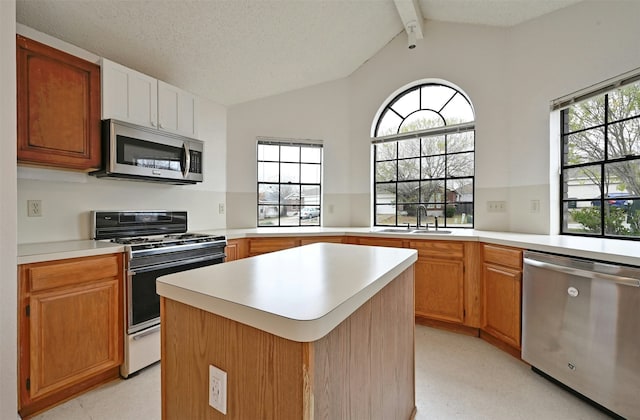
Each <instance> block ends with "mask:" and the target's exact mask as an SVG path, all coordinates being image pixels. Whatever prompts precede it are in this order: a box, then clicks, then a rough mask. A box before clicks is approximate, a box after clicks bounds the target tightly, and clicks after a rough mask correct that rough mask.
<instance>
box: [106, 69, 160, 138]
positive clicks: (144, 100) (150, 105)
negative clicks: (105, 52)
mask: <svg viewBox="0 0 640 420" xmlns="http://www.w3.org/2000/svg"><path fill="white" fill-rule="evenodd" d="M101 68H102V92H103V93H102V118H103V119H109V118H114V119H117V120H120V121H125V122H130V123H133V124H139V125H143V126H146V127H152V128H155V127H156V126H157V123H158V81H157V80H156V79H154V78H153V77H149V76H147V75H146V74H143V73H140V72H137V71H135V70H131V69H129V68H127V67H124V66H121V65H120V64H118V63H114V62H113V61H109V60H107V59H104V58H103V59H102V63H101Z"/></svg>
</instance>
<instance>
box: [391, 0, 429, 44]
mask: <svg viewBox="0 0 640 420" xmlns="http://www.w3.org/2000/svg"><path fill="white" fill-rule="evenodd" d="M393 2H394V3H395V5H396V9H398V14H399V15H400V19H401V20H402V25H403V26H404V28H405V30H407V28H408V26H409V24H411V25H414V26H415V29H414V31H415V35H416V39H422V38H423V37H424V36H423V27H424V18H423V17H422V11H421V10H420V4H418V0H393ZM407 32H408V30H407Z"/></svg>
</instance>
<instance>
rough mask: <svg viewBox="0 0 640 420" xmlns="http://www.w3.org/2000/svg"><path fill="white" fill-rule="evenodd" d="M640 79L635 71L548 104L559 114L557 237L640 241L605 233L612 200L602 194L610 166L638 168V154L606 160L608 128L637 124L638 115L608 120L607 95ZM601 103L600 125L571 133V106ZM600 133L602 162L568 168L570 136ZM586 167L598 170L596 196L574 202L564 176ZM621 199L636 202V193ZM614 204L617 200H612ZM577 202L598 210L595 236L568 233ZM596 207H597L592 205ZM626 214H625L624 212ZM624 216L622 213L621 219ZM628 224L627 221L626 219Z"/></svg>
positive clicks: (608, 101)
mask: <svg viewBox="0 0 640 420" xmlns="http://www.w3.org/2000/svg"><path fill="white" fill-rule="evenodd" d="M639 79H640V75H639V74H638V71H635V74H630V73H626V74H624V75H622V76H620V77H619V78H617V81H616V80H610V81H605V82H602V83H600V84H598V85H597V86H596V87H597V88H596V89H593V90H592V91H591V92H588V91H580V92H578V93H576V94H575V95H574V96H573V97H571V96H568V97H565V98H562V99H558V100H556V101H554V102H552V111H554V110H557V111H559V113H560V122H559V124H560V133H559V136H560V142H559V143H560V144H559V147H560V169H559V186H560V188H559V208H560V211H559V219H560V220H559V229H560V234H561V235H566V236H579V237H589V238H601V239H622V240H629V241H638V240H640V235H638V236H631V235H621V234H615V233H608V232H607V230H608V229H607V226H608V225H607V223H606V221H607V213H608V210H609V208H610V207H612V206H611V205H610V204H609V203H607V202H608V201H611V200H612V196H611V194H612V193H611V192H607V193H606V194H605V190H608V189H609V188H608V187H609V185H607V184H608V177H607V174H608V172H607V167H608V166H610V165H611V166H613V165H615V164H620V163H626V162H638V163H639V164H640V153H638V154H635V155H633V154H631V155H626V156H622V157H611V156H610V151H609V149H610V146H609V144H610V134H609V133H610V127H612V126H615V125H617V124H622V123H627V122H629V121H633V120H637V121H638V122H639V124H640V113H638V114H637V115H632V116H631V117H624V118H617V119H613V120H611V119H610V105H609V104H610V95H611V94H612V93H614V92H615V91H616V90H618V89H620V88H623V87H625V86H629V85H631V84H633V83H637V82H638V80H639ZM598 98H602V99H603V105H602V112H603V121H602V122H601V123H598V124H595V125H591V126H588V127H582V128H579V129H576V130H573V131H572V130H571V128H570V126H569V119H570V117H569V112H570V110H571V109H572V107H573V106H575V105H578V104H580V103H582V102H583V101H587V100H593V99H598ZM599 129H601V130H602V132H603V142H604V145H603V148H602V159H594V160H589V161H586V162H579V163H575V164H571V163H569V162H567V161H568V157H569V143H570V141H569V138H570V136H572V135H575V134H580V133H584V132H588V131H590V130H599ZM587 167H595V168H598V169H599V170H598V173H599V179H600V185H599V186H598V187H599V194H598V196H597V197H592V198H578V197H568V194H569V182H570V181H571V179H570V178H569V179H568V176H567V173H568V171H570V170H573V169H577V170H580V169H581V168H587ZM621 199H623V200H625V201H630V200H633V201H640V193H638V194H637V195H633V194H630V193H627V195H624V196H622V197H621ZM614 201H618V200H614ZM579 202H589V203H590V204H591V206H590V207H592V208H593V207H597V208H599V209H600V211H599V213H600V214H599V229H600V232H599V233H591V232H588V231H584V232H579V231H570V230H569V222H568V221H569V217H570V212H571V210H572V209H574V208H576V206H577V204H578V203H579ZM595 203H597V204H595ZM613 207H618V206H613ZM628 211H629V210H627V212H628ZM626 215H627V213H625V217H627V216H626ZM627 220H628V219H627Z"/></svg>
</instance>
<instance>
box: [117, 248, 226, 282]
mask: <svg viewBox="0 0 640 420" xmlns="http://www.w3.org/2000/svg"><path fill="white" fill-rule="evenodd" d="M226 256H227V254H225V253H224V252H220V253H217V254H213V255H207V256H204V257H199V258H189V259H188V260H181V261H170V262H166V263H161V264H154V265H149V266H146V267H139V268H134V269H133V270H128V272H127V273H128V274H129V275H130V276H135V275H136V274H137V273H148V272H149V271H155V270H162V269H163V268H173V267H180V266H181V265H187V264H193V263H199V262H203V261H209V260H215V259H219V258H225V257H226Z"/></svg>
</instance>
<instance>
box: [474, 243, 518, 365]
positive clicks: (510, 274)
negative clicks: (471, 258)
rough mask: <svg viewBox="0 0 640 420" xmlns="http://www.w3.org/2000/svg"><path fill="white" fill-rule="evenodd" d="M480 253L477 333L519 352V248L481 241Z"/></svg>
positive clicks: (513, 351)
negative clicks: (481, 259)
mask: <svg viewBox="0 0 640 420" xmlns="http://www.w3.org/2000/svg"><path fill="white" fill-rule="evenodd" d="M482 257H483V264H482V297H483V298H482V333H481V336H482V337H483V338H485V339H487V341H490V342H492V343H494V344H496V345H498V346H500V347H501V348H503V349H504V350H507V351H509V352H510V353H512V354H514V355H517V356H519V354H520V349H521V340H520V322H521V293H522V250H520V249H516V248H509V247H503V246H499V245H489V244H483V246H482ZM487 334H488V335H487ZM496 340H498V341H496ZM504 345H506V346H504Z"/></svg>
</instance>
